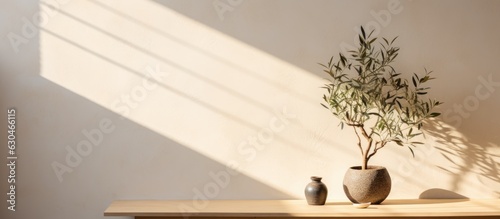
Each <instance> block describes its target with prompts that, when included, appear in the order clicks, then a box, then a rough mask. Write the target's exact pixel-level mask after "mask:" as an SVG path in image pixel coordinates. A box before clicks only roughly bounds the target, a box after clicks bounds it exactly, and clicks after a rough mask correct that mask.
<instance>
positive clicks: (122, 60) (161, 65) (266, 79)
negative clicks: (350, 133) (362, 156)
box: [40, 1, 351, 186]
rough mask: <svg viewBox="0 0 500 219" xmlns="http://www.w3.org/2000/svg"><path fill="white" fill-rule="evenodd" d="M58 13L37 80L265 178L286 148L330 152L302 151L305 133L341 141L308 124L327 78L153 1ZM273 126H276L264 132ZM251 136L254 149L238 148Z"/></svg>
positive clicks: (295, 153) (71, 7)
mask: <svg viewBox="0 0 500 219" xmlns="http://www.w3.org/2000/svg"><path fill="white" fill-rule="evenodd" d="M40 4H41V5H40V7H41V10H42V11H44V10H54V9H53V8H51V7H50V5H49V4H47V3H43V2H42V3H40ZM56 12H57V17H53V18H52V19H50V20H49V22H48V23H47V25H45V26H44V27H43V28H42V29H41V32H40V35H41V36H40V38H41V43H40V47H41V48H40V51H41V76H42V77H44V78H46V79H48V80H50V81H52V82H54V83H57V84H59V85H60V86H62V87H64V88H66V89H68V90H70V91H72V92H75V93H77V94H79V95H81V96H82V97H85V98H87V99H89V100H91V101H93V102H95V103H96V104H99V105H101V106H103V107H105V108H107V109H109V110H111V111H113V112H115V113H117V114H119V115H121V116H124V117H125V118H127V119H130V120H132V121H134V122H136V123H138V124H141V125H143V126H145V127H147V128H149V129H151V130H152V131H155V132H158V133H160V134H162V135H164V136H166V137H168V138H171V139H173V140H175V141H177V142H180V143H182V144H184V145H185V146H187V147H190V148H191V149H194V150H196V151H198V152H200V153H202V154H204V155H206V156H208V157H210V158H212V159H215V160H217V161H219V162H222V163H226V162H227V160H228V159H229V158H230V159H233V160H237V161H238V162H240V163H242V166H245V165H246V166H247V167H245V168H242V169H241V170H242V171H246V172H249V173H248V174H249V175H253V176H255V177H257V178H260V179H265V178H267V177H266V175H268V174H272V172H273V171H276V169H274V170H273V169H269V168H264V169H267V170H269V171H267V170H264V171H263V170H262V169H261V168H262V167H261V165H260V164H264V163H266V162H265V161H268V160H273V159H275V158H273V157H274V156H275V155H276V154H280V153H283V151H284V150H286V151H287V152H286V153H283V154H286V155H284V158H285V157H286V159H285V160H288V159H294V158H300V157H303V156H304V153H309V154H311V155H312V156H322V155H321V154H322V153H321V152H325V151H328V152H329V153H333V151H332V150H331V149H330V148H325V149H322V151H319V150H317V151H312V152H308V149H307V147H308V145H301V144H298V142H301V141H303V140H302V139H306V140H307V139H309V141H311V144H316V145H318V144H319V145H320V146H318V147H323V145H324V144H332V143H333V144H337V143H340V142H341V141H339V140H333V139H332V138H330V137H328V135H326V133H324V130H325V129H326V128H327V127H329V126H330V123H331V121H327V122H324V123H323V124H317V123H316V122H315V121H314V118H319V117H317V116H318V115H322V114H323V113H327V112H324V110H323V109H321V107H319V101H320V98H319V97H320V96H321V95H320V93H321V92H322V91H321V90H320V89H319V88H318V87H319V86H321V84H322V83H323V81H322V80H323V79H320V78H317V77H316V76H314V75H313V74H310V73H308V72H305V71H304V70H302V69H300V68H298V67H295V66H293V65H291V64H290V63H287V62H284V61H282V60H280V59H278V58H276V57H273V56H271V55H268V54H266V53H264V52H262V51H260V50H258V49H256V48H253V47H251V46H248V45H247V44H244V43H242V42H240V41H238V40H236V39H233V38H230V37H228V36H226V35H224V34H222V33H220V32H217V31H214V30H213V29H211V28H208V27H206V26H204V25H202V24H200V23H198V22H195V21H193V20H191V19H189V18H187V17H185V16H183V15H180V14H178V13H176V12H174V11H172V10H169V9H168V8H166V7H161V6H159V5H157V4H155V3H152V2H149V1H138V2H133V3H129V2H127V3H125V2H120V3H115V5H113V6H109V5H106V4H105V3H102V2H97V1H74V2H72V3H71V4H68V5H65V6H64V7H62V8H61V9H60V10H57V11H56ZM214 19H217V18H216V17H214ZM287 113H288V114H289V115H292V114H293V118H290V121H289V122H284V121H283V116H285V117H286V114H287ZM310 115H316V116H313V117H311V116H310ZM323 115H324V114H323ZM278 123H279V124H278ZM270 125H274V126H277V127H278V128H279V132H272V133H271V134H272V135H273V136H269V133H268V132H266V131H268V130H270V127H269V126H270ZM313 127H315V128H313ZM317 127H322V128H321V130H322V132H321V135H320V136H318V135H317V134H316V135H315V134H314V133H315V131H314V130H317V129H318V128H317ZM271 128H272V127H271ZM305 130H306V131H305ZM307 130H309V131H307ZM311 130H312V131H311ZM266 134H267V137H262V136H264V135H266ZM249 138H250V139H251V138H255V139H257V141H258V144H259V146H257V148H256V147H255V146H252V145H251V144H247V145H245V146H241V145H242V144H244V143H245V142H247V141H248V139H249ZM259 138H260V139H259ZM262 138H266V139H262ZM271 138H272V139H271ZM270 139H271V140H270ZM166 147H168V146H167V145H166ZM250 151H255V152H258V156H253V155H251V154H252V153H253V152H250ZM337 153H338V152H337ZM343 153H344V154H346V155H350V154H351V152H349V151H346V152H343ZM250 156H252V159H255V163H252V164H251V165H250V163H248V160H249V157H250ZM323 159H326V158H325V157H323ZM252 162H253V160H252ZM260 162H263V163H260ZM259 163H260V164H259ZM300 164H301V163H300V162H299V163H297V166H295V167H294V168H301V165H300ZM290 165H292V166H293V164H290ZM329 165H330V164H328V165H326V166H329ZM288 167H289V166H288ZM324 167H325V165H323V166H322V168H324ZM276 168H277V169H278V170H281V169H283V168H287V167H286V166H283V167H280V166H277V167H276ZM320 172H321V171H320ZM306 179H307V178H306ZM300 186H302V185H300Z"/></svg>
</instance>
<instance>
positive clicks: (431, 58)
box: [0, 0, 500, 219]
mask: <svg viewBox="0 0 500 219" xmlns="http://www.w3.org/2000/svg"><path fill="white" fill-rule="evenodd" d="M214 4H215V5H218V6H219V7H222V8H225V9H227V11H223V12H220V11H219V13H218V12H217V10H216V9H215V8H214ZM499 8H500V2H498V1H472V0H471V1H326V0H324V1H320V0H316V1H284V0H282V1H264V0H241V1H237V0H235V1H226V0H216V1H213V0H205V1H194V0H193V1H186V0H182V1H180V0H179V1H81V0H64V1H63V0H60V1H56V0H47V1H36V0H23V1H12V0H10V1H3V2H2V3H0V36H1V37H2V38H1V40H0V72H1V79H0V93H1V99H0V109H2V112H3V115H1V116H0V118H1V119H0V122H1V123H2V124H6V122H7V121H6V117H7V113H6V111H7V109H9V108H11V107H15V108H16V109H17V130H16V131H17V132H16V134H17V139H18V141H17V145H18V148H17V153H18V157H19V159H18V164H17V181H18V182H17V184H16V188H17V200H16V201H17V211H16V212H15V213H13V212H10V211H7V209H6V207H7V205H6V204H5V205H3V206H2V208H1V210H0V212H1V217H2V218H31V217H36V218H47V219H48V218H77V219H78V218H81V219H83V218H103V216H102V213H103V211H104V209H105V208H106V207H107V206H108V204H109V203H110V202H111V201H112V200H116V199H193V200H194V201H197V202H193V206H194V207H196V206H200V205H202V204H207V203H208V202H207V201H204V200H202V199H203V198H208V199H303V189H304V187H305V185H306V184H307V183H308V182H309V181H310V180H309V177H310V176H312V175H319V176H322V177H323V178H324V179H323V181H324V182H325V183H326V185H327V186H328V188H329V198H330V199H346V198H345V195H344V193H343V191H342V178H343V175H344V173H345V171H346V169H347V168H348V167H349V166H354V165H360V161H361V158H360V154H359V151H358V149H357V147H356V146H355V143H356V142H355V136H354V133H353V132H352V131H351V130H349V129H347V130H343V131H342V130H341V129H340V128H339V127H338V120H337V119H335V118H334V117H333V116H331V115H330V113H329V112H328V111H327V110H325V109H323V108H322V107H321V106H320V104H319V103H320V102H321V101H322V100H321V96H322V93H323V91H322V90H321V89H320V88H319V87H321V86H322V85H323V84H324V83H325V80H324V78H325V77H326V75H324V74H323V73H322V69H321V67H320V66H319V65H317V64H316V63H318V62H326V61H327V60H328V59H329V58H330V56H331V55H336V54H337V53H338V52H339V50H340V49H341V48H342V47H345V45H354V44H355V42H354V40H353V39H354V37H355V36H356V32H355V30H357V29H358V28H359V26H360V25H365V27H367V28H373V27H376V28H377V32H376V34H377V35H378V36H384V37H388V38H392V37H395V36H399V39H398V40H397V45H398V46H399V47H401V51H400V55H399V57H398V59H397V62H396V64H395V66H396V67H397V69H398V71H401V72H404V73H408V74H409V73H413V72H420V73H421V72H423V71H424V67H426V68H427V69H431V70H433V71H434V72H435V76H436V77H437V78H438V79H436V80H435V81H433V82H432V83H431V86H432V87H433V90H432V93H431V97H432V98H436V99H439V100H442V101H444V102H445V104H444V105H443V106H442V107H441V108H440V111H441V112H442V113H443V116H442V117H441V118H440V121H438V122H436V123H434V124H431V125H429V126H428V127H429V128H430V132H431V133H429V134H428V138H427V139H425V140H424V141H425V142H426V144H425V145H423V146H422V147H420V148H418V149H417V150H416V158H412V157H411V154H410V152H409V150H408V149H406V148H400V147H398V146H395V145H390V146H388V147H387V148H386V149H384V150H382V151H380V152H379V154H378V155H377V156H375V157H374V158H373V159H372V160H371V164H376V165H382V166H385V167H387V168H388V169H389V172H390V174H391V176H392V179H393V188H392V192H391V194H390V196H389V198H391V199H405V198H406V199H411V198H418V197H419V196H421V195H422V194H424V195H425V197H442V198H446V197H451V196H453V195H452V194H451V193H448V194H447V193H446V192H444V193H442V191H443V190H447V191H450V192H452V193H457V194H460V195H463V196H466V197H469V198H499V197H500V177H499V174H498V168H499V167H500V165H499V162H500V157H499V156H500V149H499V145H500V137H499V136H500V135H499V134H498V132H499V130H500V117H499V116H498V111H499V109H500V98H499V97H500V94H499V92H500V91H498V89H499V88H500V86H499V83H500V75H499V73H498V70H497V69H498V67H497V66H498V60H497V59H498V57H500V44H499V43H498V39H499V38H500V30H499V29H498V28H497V26H498V24H497V23H498V21H499V20H500V14H499V13H498V9H499ZM40 17H41V18H40ZM31 24H33V26H32V27H34V28H32V27H31V26H30V25H31ZM32 30H34V31H32ZM13 34H15V35H17V36H19V37H22V38H23V39H24V41H23V43H22V44H20V45H18V46H13V44H12V43H11V40H10V39H9V36H10V37H12V36H13ZM18 39H19V38H18ZM342 45H344V46H342ZM488 80H491V81H493V82H492V83H490V84H489V85H488V86H486V85H485V84H486V83H485V81H488ZM128 99H130V100H128ZM284 112H285V114H284ZM275 122H277V123H276V124H279V125H280V126H277V127H275V126H273V124H275ZM101 123H106V124H107V125H108V126H106V125H105V126H106V127H111V128H110V129H112V130H110V131H109V132H108V133H103V132H102V131H100V132H101V133H102V138H98V136H99V134H95V133H96V130H98V129H99V128H100V126H101V125H100V124H101ZM281 124H283V126H281ZM0 127H1V128H0V132H1V133H3V134H2V135H1V142H2V143H1V144H0V145H3V146H2V150H1V151H2V157H7V148H6V141H7V139H6V137H7V136H6V134H5V133H6V131H7V130H6V125H0ZM272 130H274V131H272ZM89 132H90V133H93V135H92V136H94V138H98V139H97V140H98V141H96V143H95V144H96V145H93V146H91V147H90V149H88V148H87V150H84V151H83V152H85V153H86V154H85V155H86V156H81V160H78V159H76V160H75V159H74V158H72V159H73V160H72V161H73V162H74V163H73V166H69V164H68V163H67V162H66V160H65V159H66V157H67V156H68V154H71V153H72V151H77V149H78V147H80V149H82V148H83V147H82V146H83V145H85V144H88V143H89V142H90V143H91V141H90V140H89V139H88V137H87V136H86V135H85V134H84V133H89ZM255 142H257V143H256V144H257V146H252V144H255ZM84 149H85V148H84ZM2 159H5V162H7V161H6V158H2ZM55 162H57V163H60V164H62V165H66V166H67V167H68V168H70V169H71V171H72V172H67V173H64V174H62V175H61V180H59V179H58V176H57V174H56V173H55V172H54V169H53V166H52V165H53V164H54V163H55ZM70 162H71V160H70ZM234 165H237V166H238V171H239V174H234V173H233V172H232V171H228V170H227V168H228V166H232V167H234ZM229 170H231V169H229ZM233 174H234V175H233ZM7 175H8V173H7V169H6V166H5V165H2V167H1V169H0V176H1V179H0V182H1V183H0V185H1V191H4V192H5V191H7V186H8V185H7V182H6V179H7V178H6V177H7ZM214 176H217V177H214ZM224 176H229V177H228V178H226V177H224ZM216 179H219V180H216ZM221 180H222V181H221ZM436 188H438V189H442V190H431V189H436ZM426 191H427V192H426ZM429 191H430V192H429ZM436 191H441V192H436ZM200 194H201V195H200ZM3 197H4V198H5V199H6V198H7V197H6V195H5V196H3ZM4 203H5V202H4ZM196 204H198V205H196Z"/></svg>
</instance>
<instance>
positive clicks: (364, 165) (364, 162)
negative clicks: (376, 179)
mask: <svg viewBox="0 0 500 219" xmlns="http://www.w3.org/2000/svg"><path fill="white" fill-rule="evenodd" d="M366 156H367V154H366V153H365V154H363V165H361V169H362V170H366V169H367V168H368V159H367V157H366Z"/></svg>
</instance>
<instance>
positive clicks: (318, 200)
mask: <svg viewBox="0 0 500 219" xmlns="http://www.w3.org/2000/svg"><path fill="white" fill-rule="evenodd" d="M321 179H322V178H321V177H317V176H311V180H312V182H310V183H309V184H307V186H306V189H305V191H304V193H305V195H306V199H307V204H310V205H324V204H325V202H326V197H327V196H328V189H327V188H326V185H325V184H323V183H322V182H321Z"/></svg>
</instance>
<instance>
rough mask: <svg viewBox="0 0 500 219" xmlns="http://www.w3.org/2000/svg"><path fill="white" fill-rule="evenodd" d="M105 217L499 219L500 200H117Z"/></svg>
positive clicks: (107, 210)
mask: <svg viewBox="0 0 500 219" xmlns="http://www.w3.org/2000/svg"><path fill="white" fill-rule="evenodd" d="M104 215H105V216H133V217H135V218H138V219H139V218H141V219H146V218H156V219H158V218H185V217H196V218H220V217H224V218H226V219H228V218H250V217H258V218H276V217H279V218H297V217H299V218H308V217H315V218H349V219H355V218H413V219H416V218H440V219H444V218H481V219H485V218H488V219H490V218H491V219H493V218H494V219H500V199H489V200H483V199H476V200H469V199H411V200H410V199H408V200H406V199H405V200H386V201H384V202H383V203H382V204H381V205H371V206H370V207H368V208H367V209H357V208H354V206H352V204H351V203H350V202H346V201H328V202H327V204H326V205H323V206H311V205H307V203H306V201H305V200H197V201H193V200H171V201H167V200H120V201H114V202H113V203H111V205H110V206H109V207H108V208H107V209H106V210H105V212H104Z"/></svg>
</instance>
